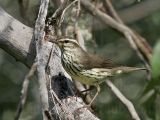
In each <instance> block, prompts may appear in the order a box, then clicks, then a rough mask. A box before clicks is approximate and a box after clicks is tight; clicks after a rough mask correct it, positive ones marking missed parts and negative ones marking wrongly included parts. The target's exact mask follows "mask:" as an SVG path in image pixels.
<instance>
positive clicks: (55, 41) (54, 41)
mask: <svg viewBox="0 0 160 120" xmlns="http://www.w3.org/2000/svg"><path fill="white" fill-rule="evenodd" d="M50 42H52V43H55V44H58V41H57V40H51V41H50Z"/></svg>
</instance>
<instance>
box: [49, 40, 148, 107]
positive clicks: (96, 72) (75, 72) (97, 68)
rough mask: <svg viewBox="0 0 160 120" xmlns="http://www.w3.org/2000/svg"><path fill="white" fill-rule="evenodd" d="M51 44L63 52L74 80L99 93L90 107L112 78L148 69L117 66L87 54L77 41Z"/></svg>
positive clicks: (64, 62)
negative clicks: (103, 86)
mask: <svg viewBox="0 0 160 120" xmlns="http://www.w3.org/2000/svg"><path fill="white" fill-rule="evenodd" d="M51 42H53V43H55V44H57V45H58V47H59V48H60V51H61V63H62V66H63V68H64V69H65V71H66V72H67V73H68V74H69V75H70V76H71V78H72V79H73V80H77V81H79V82H81V83H82V84H85V85H92V86H95V87H96V89H97V91H96V94H95V95H94V97H93V98H92V100H91V102H90V103H89V104H88V106H91V104H92V103H93V101H94V100H95V98H96V97H97V96H98V94H99V92H100V86H99V85H100V84H101V83H103V82H104V81H105V80H107V79H109V78H110V77H112V76H116V75H119V74H122V73H129V72H133V71H138V70H146V68H138V67H126V66H117V65H115V64H114V63H113V62H112V60H111V59H108V58H103V57H101V56H98V55H95V54H91V53H88V52H86V51H85V50H84V49H83V48H82V47H81V46H80V45H79V43H78V42H77V40H75V39H70V38H60V39H57V40H52V41H51Z"/></svg>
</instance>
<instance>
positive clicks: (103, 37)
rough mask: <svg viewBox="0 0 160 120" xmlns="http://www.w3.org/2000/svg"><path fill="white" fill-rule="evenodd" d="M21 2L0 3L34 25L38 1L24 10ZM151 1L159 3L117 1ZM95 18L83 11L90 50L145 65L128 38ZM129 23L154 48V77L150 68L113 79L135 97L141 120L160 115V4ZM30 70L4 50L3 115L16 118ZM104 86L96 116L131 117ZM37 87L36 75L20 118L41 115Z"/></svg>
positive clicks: (0, 68)
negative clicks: (149, 78) (150, 78)
mask: <svg viewBox="0 0 160 120" xmlns="http://www.w3.org/2000/svg"><path fill="white" fill-rule="evenodd" d="M21 1H22V0H0V6H1V7H2V8H3V9H4V10H5V11H6V12H8V13H9V14H10V15H11V16H13V17H14V18H16V19H18V20H19V21H21V22H22V23H24V24H26V25H28V26H30V27H33V26H34V23H35V19H36V17H37V13H38V8H39V1H37V0H26V1H28V3H26V4H28V5H27V6H28V7H27V8H25V9H26V10H25V12H24V11H23V10H22V8H21ZM148 1H153V2H154V1H156V0H112V2H113V5H114V7H115V9H116V10H117V12H118V13H121V14H122V12H123V11H124V10H125V11H127V10H128V11H129V9H130V8H132V7H135V6H137V5H140V4H143V3H145V2H148ZM157 6H158V5H157ZM150 7H154V6H150ZM148 9H149V8H148V6H147V7H146V8H145V7H144V9H143V8H142V11H139V12H142V13H143V12H145V10H148ZM52 10H54V5H53V4H52V3H51V4H50V7H49V12H50V11H52ZM121 14H120V15H121ZM134 14H137V13H136V12H133V16H134ZM126 18H127V16H126ZM128 18H129V17H128ZM95 21H96V19H95V18H94V17H93V16H91V15H89V14H88V13H87V12H86V11H82V13H81V17H80V20H79V27H80V28H81V31H82V34H83V36H84V38H85V40H86V42H85V43H86V46H87V48H88V50H89V51H90V52H93V53H96V54H100V55H102V56H104V57H109V58H111V59H113V61H115V62H116V63H118V64H122V65H128V66H141V67H142V66H143V63H142V61H141V60H140V59H139V58H138V56H137V55H136V54H135V52H134V51H133V50H132V49H131V47H130V45H129V43H128V41H127V40H126V39H125V38H124V37H123V36H122V34H120V33H119V32H117V31H115V30H113V29H112V28H109V27H107V26H106V27H102V26H103V25H102V26H100V25H99V23H98V22H95ZM126 21H127V20H126ZM124 22H125V18H124ZM126 24H127V25H128V26H129V27H131V28H132V29H134V30H135V31H137V32H138V33H139V34H140V35H142V36H143V37H144V38H146V39H147V41H148V43H149V44H150V45H151V46H152V47H153V58H152V61H151V64H152V80H150V81H148V80H147V74H146V73H145V72H135V73H131V74H128V75H123V76H120V77H116V78H115V79H114V80H113V81H114V84H115V85H116V86H117V87H118V88H119V89H120V90H121V92H122V93H123V94H124V95H125V96H126V97H127V98H128V99H129V100H131V101H132V102H133V104H134V105H135V108H136V110H137V112H138V113H139V115H140V117H141V118H142V120H160V114H159V113H160V102H159V101H160V96H159V92H160V91H159V88H160V87H159V83H160V82H159V81H160V4H159V8H158V7H157V9H156V10H154V11H152V12H151V13H150V14H147V15H144V16H141V17H140V18H139V19H138V18H137V19H135V20H131V21H127V22H126ZM88 26H89V27H88ZM87 28H89V29H87ZM27 71H28V68H27V67H26V66H24V65H23V64H21V63H19V62H17V61H16V60H15V59H14V58H13V57H12V56H11V55H9V54H7V53H6V52H5V51H3V50H2V49H0V120H11V119H13V118H14V115H15V112H16V108H17V105H18V102H19V99H20V92H21V87H22V82H23V79H24V76H25V74H26V73H27ZM101 86H102V90H101V93H100V95H99V96H98V98H97V99H96V102H95V113H96V115H98V117H99V118H101V119H102V120H120V119H122V120H131V117H130V114H129V112H128V111H127V109H126V108H125V106H124V105H123V104H122V103H121V102H120V101H119V100H118V99H117V98H116V97H115V96H114V95H113V93H112V92H111V91H110V90H109V89H107V87H106V86H105V85H101ZM37 90H38V87H37V81H36V79H35V78H33V79H32V80H31V84H30V87H29V94H28V98H27V103H26V105H25V108H24V110H23V113H22V115H21V120H39V119H42V118H41V114H40V107H39V104H38V103H39V96H38V92H37Z"/></svg>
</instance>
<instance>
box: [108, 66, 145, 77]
mask: <svg viewBox="0 0 160 120" xmlns="http://www.w3.org/2000/svg"><path fill="white" fill-rule="evenodd" d="M139 70H146V71H148V69H147V68H137V67H125V66H121V67H116V68H112V72H111V73H113V74H116V75H117V74H123V73H129V72H134V71H139Z"/></svg>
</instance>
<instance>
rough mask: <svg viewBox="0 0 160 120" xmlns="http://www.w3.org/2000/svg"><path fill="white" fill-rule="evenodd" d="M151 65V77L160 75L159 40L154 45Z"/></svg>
mask: <svg viewBox="0 0 160 120" xmlns="http://www.w3.org/2000/svg"><path fill="white" fill-rule="evenodd" d="M151 65H152V76H153V78H158V77H159V76H160V40H159V41H158V43H157V44H156V46H155V47H154V50H153V58H152V60H151Z"/></svg>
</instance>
